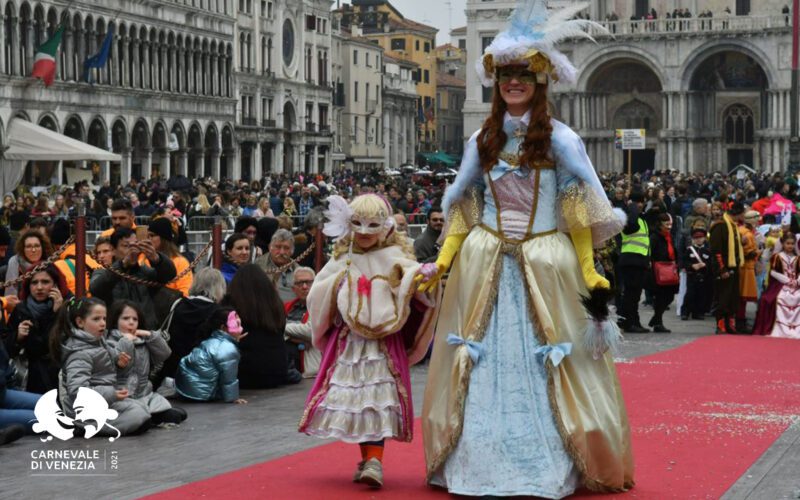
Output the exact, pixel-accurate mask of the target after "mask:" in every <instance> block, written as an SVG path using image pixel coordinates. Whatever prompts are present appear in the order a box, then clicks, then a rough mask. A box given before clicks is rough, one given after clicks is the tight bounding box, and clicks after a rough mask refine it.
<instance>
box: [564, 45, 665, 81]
mask: <svg viewBox="0 0 800 500" xmlns="http://www.w3.org/2000/svg"><path fill="white" fill-rule="evenodd" d="M615 60H629V61H632V62H637V63H639V64H642V65H644V66H646V67H647V69H649V70H650V71H651V72H652V73H653V74H654V75H655V76H656V77H657V78H658V81H659V83H660V85H661V88H662V89H664V88H667V87H668V78H667V76H666V74H664V72H663V70H662V66H663V65H662V64H661V63H660V62H659V61H658V59H657V58H656V57H655V56H653V55H652V54H650V53H649V52H647V51H645V50H642V49H641V48H638V47H634V46H630V45H620V46H616V45H615V46H613V47H607V48H605V49H601V50H598V51H597V52H593V53H592V59H591V61H590V62H589V64H587V65H586V66H584V67H583V68H581V69H580V77H579V78H578V83H577V84H576V87H577V89H578V90H579V91H580V92H586V91H587V90H588V89H587V85H588V84H589V82H590V80H591V79H592V78H593V77H594V75H595V73H596V72H597V71H598V70H601V69H602V68H603V67H604V66H606V65H607V64H609V63H613V62H614V61H615Z"/></svg>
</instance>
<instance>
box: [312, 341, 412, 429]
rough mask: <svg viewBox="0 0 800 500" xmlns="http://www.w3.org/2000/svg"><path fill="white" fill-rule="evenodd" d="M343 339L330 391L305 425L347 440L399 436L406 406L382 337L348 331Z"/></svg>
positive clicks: (331, 379) (329, 387)
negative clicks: (399, 392)
mask: <svg viewBox="0 0 800 500" xmlns="http://www.w3.org/2000/svg"><path fill="white" fill-rule="evenodd" d="M345 342H346V345H345V347H344V350H343V351H342V353H341V354H340V355H339V357H338V358H337V360H336V364H335V365H334V367H333V374H332V375H331V378H330V383H329V386H328V390H327V393H326V394H325V395H324V396H323V398H322V400H321V401H320V402H319V405H318V406H317V408H316V410H315V411H314V414H313V416H312V417H311V420H310V422H309V423H308V425H307V427H306V428H305V429H304V431H305V432H306V433H307V434H310V435H312V436H317V437H322V438H336V439H338V440H341V441H345V442H348V443H361V442H365V441H379V440H381V439H385V438H392V437H397V436H399V435H400V434H401V433H402V431H401V423H402V407H401V405H400V398H399V397H398V391H397V383H396V381H395V378H394V377H393V376H392V373H391V371H390V369H389V361H388V359H387V357H386V355H385V354H384V352H383V350H382V349H381V346H380V341H379V340H368V339H365V338H363V337H360V336H358V335H355V334H353V333H350V334H349V335H347V337H346V339H345Z"/></svg>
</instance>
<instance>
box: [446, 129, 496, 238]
mask: <svg viewBox="0 0 800 500" xmlns="http://www.w3.org/2000/svg"><path fill="white" fill-rule="evenodd" d="M479 133H480V130H478V131H477V132H475V133H474V134H472V137H470V138H469V140H468V141H467V144H466V145H465V147H464V156H463V158H462V160H461V166H460V167H459V169H458V175H456V178H455V180H454V181H453V183H452V184H451V185H450V186H449V187H448V188H447V191H445V194H444V198H443V200H442V209H443V210H444V212H445V217H446V227H445V228H444V230H443V231H442V234H443V235H446V234H466V233H468V232H469V231H470V229H471V228H472V226H474V225H476V224H478V223H480V220H481V215H482V212H483V206H482V205H483V203H482V202H483V198H482V194H481V193H482V192H483V189H484V188H485V185H484V180H483V169H481V162H480V158H479V156H478V134H479Z"/></svg>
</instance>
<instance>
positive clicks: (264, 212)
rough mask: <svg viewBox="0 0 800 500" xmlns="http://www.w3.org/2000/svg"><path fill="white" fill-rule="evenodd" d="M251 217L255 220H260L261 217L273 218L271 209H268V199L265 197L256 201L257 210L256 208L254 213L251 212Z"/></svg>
mask: <svg viewBox="0 0 800 500" xmlns="http://www.w3.org/2000/svg"><path fill="white" fill-rule="evenodd" d="M253 217H255V218H256V219H260V218H262V217H275V214H274V213H273V212H272V209H271V208H269V198H268V197H266V196H262V197H261V198H259V200H258V208H256V210H255V212H253Z"/></svg>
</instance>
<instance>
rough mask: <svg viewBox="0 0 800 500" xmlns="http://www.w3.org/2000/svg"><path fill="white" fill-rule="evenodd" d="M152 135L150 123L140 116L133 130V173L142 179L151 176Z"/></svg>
mask: <svg viewBox="0 0 800 500" xmlns="http://www.w3.org/2000/svg"><path fill="white" fill-rule="evenodd" d="M152 143H153V141H152V136H151V133H150V125H149V124H148V123H147V120H145V119H144V118H139V119H138V120H136V123H135V124H134V125H133V130H131V175H132V176H133V177H138V178H140V179H143V178H149V177H150V172H149V171H148V169H147V164H148V163H149V161H150V160H151V154H152Z"/></svg>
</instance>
